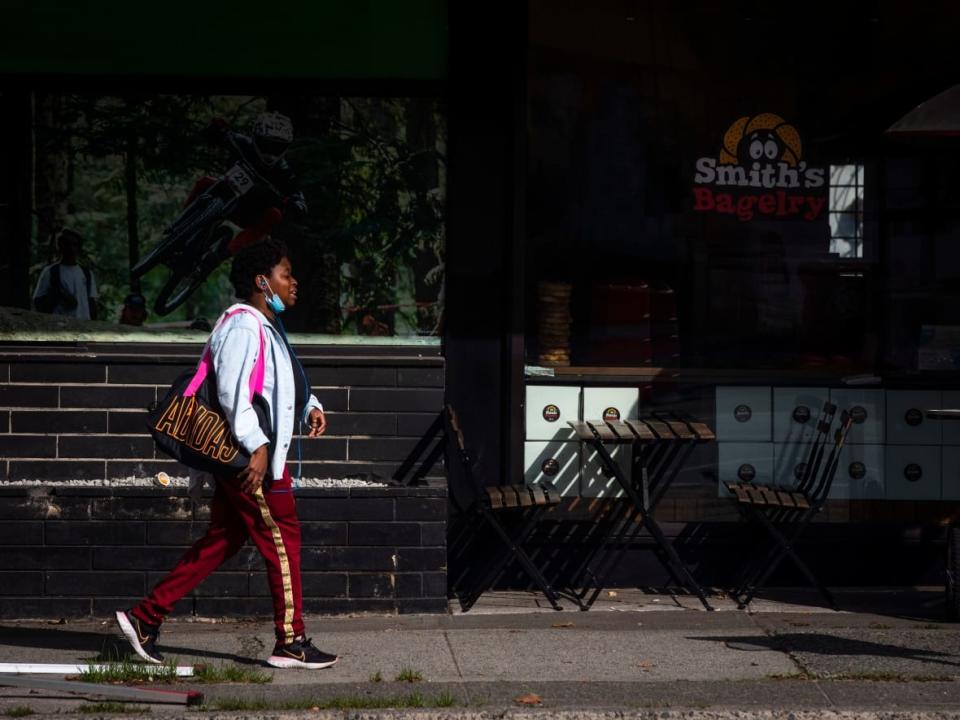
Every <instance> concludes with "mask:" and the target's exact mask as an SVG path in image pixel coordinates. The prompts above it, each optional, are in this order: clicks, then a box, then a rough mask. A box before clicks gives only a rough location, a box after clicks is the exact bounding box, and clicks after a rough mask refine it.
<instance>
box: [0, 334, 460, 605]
mask: <svg viewBox="0 0 960 720" xmlns="http://www.w3.org/2000/svg"><path fill="white" fill-rule="evenodd" d="M297 349H298V355H299V356H300V358H301V361H302V362H303V364H304V366H305V368H306V370H307V373H308V375H309V376H310V381H311V384H312V385H313V388H314V392H315V393H316V394H317V396H318V397H319V398H320V401H321V402H322V403H323V404H324V407H325V409H326V410H327V414H328V431H327V434H326V435H325V436H324V437H322V438H319V439H315V440H311V439H304V440H303V443H302V449H303V461H304V462H303V465H304V468H303V475H304V477H308V478H310V477H319V478H327V477H332V478H342V477H346V476H350V475H358V474H359V475H369V474H375V475H378V476H381V477H382V478H384V479H387V478H392V477H395V476H397V477H401V478H402V479H404V480H406V481H410V480H416V484H415V485H414V486H409V487H386V488H353V489H349V490H348V489H312V488H311V489H301V490H300V491H299V494H298V509H299V514H300V518H301V521H302V522H303V572H304V576H303V579H304V596H305V609H306V611H307V612H325V613H341V612H364V611H375V612H443V611H445V610H446V592H447V579H446V563H447V557H446V518H447V499H446V480H445V477H444V472H443V468H442V463H441V462H439V460H437V459H436V455H435V454H433V453H431V450H433V449H434V448H435V447H436V443H437V442H438V440H437V438H436V437H435V436H434V425H435V421H436V420H437V418H438V416H439V415H438V413H439V410H440V408H441V406H442V402H443V385H444V365H443V358H442V357H441V356H440V354H439V348H423V347H406V348H397V347H369V346H368V347H363V348H360V349H357V348H350V347H338V346H329V347H317V346H306V347H300V348H297ZM200 351H201V346H199V345H196V346H194V345H160V344H157V345H135V346H124V345H120V344H110V343H89V344H85V343H77V344H71V345H67V346H59V347H56V346H52V345H49V344H46V345H43V344H37V345H34V346H29V345H19V346H16V345H12V344H10V343H7V344H0V617H60V616H85V615H89V614H91V613H92V614H94V615H105V614H108V613H110V612H112V611H113V610H114V609H116V608H118V607H125V606H128V605H129V604H130V603H131V602H133V601H134V600H135V599H136V598H137V597H139V596H141V595H142V594H143V593H144V592H145V591H147V590H148V589H149V588H150V587H151V586H152V585H153V584H154V583H155V582H156V581H157V580H158V579H159V578H160V577H161V576H162V574H163V573H164V572H165V571H166V570H168V569H169V568H170V567H171V566H172V565H173V563H174V562H175V561H176V560H177V558H179V557H180V555H181V553H182V552H183V551H184V549H185V548H186V547H188V546H189V545H190V543H191V542H192V541H193V540H194V539H196V538H197V537H199V536H200V535H202V534H203V532H204V530H205V526H206V522H205V520H206V513H207V512H208V504H207V503H206V502H203V503H199V504H197V503H194V502H193V501H192V500H191V499H190V498H189V497H187V496H186V494H185V491H184V490H183V489H164V488H159V487H155V488H139V489H138V488H122V487H116V486H114V487H110V486H106V487H89V486H88V487H78V486H77V485H76V484H75V483H70V482H68V481H78V480H79V481H102V480H113V479H122V478H128V477H131V476H133V477H138V478H152V477H154V476H155V475H156V473H157V472H158V471H160V470H164V471H166V472H167V473H168V474H170V475H172V476H183V475H186V474H187V470H186V468H184V467H182V466H180V465H179V464H178V463H176V462H174V461H172V460H170V459H167V458H166V457H164V456H162V455H158V454H157V453H156V452H155V449H154V444H153V441H152V439H151V438H150V436H149V435H147V433H146V428H145V425H144V420H145V412H146V406H147V405H148V404H150V403H152V402H154V401H155V400H156V399H157V398H158V396H160V397H162V395H163V393H164V392H165V391H166V389H167V387H168V386H169V384H170V382H171V381H172V380H173V379H174V378H175V377H176V376H177V375H179V374H180V373H181V372H183V371H185V370H187V369H190V368H191V367H193V366H195V364H196V360H197V358H198V357H199V354H200ZM295 453H296V450H295V448H294V449H293V451H292V453H291V456H290V462H291V463H292V462H295V460H296V454H295ZM17 480H35V481H40V482H41V483H42V485H41V486H22V485H19V486H18V485H13V484H11V481H17ZM270 606H271V603H270V598H269V593H268V591H267V584H266V580H265V577H264V574H263V567H262V561H261V560H260V558H259V557H258V556H257V553H256V551H255V549H254V548H253V547H251V546H246V547H244V548H243V549H242V550H241V551H240V553H239V555H238V556H237V557H235V558H234V559H232V560H231V561H230V562H229V563H227V565H225V566H224V568H223V570H222V571H220V572H218V573H216V574H214V575H213V576H212V577H211V578H209V579H208V581H207V582H205V583H204V584H203V585H202V586H201V587H200V588H199V589H198V590H197V591H196V592H195V593H194V595H193V596H191V597H189V598H187V599H185V600H184V601H183V602H182V603H181V605H180V607H178V608H177V612H183V613H195V614H198V615H204V616H220V615H226V616H238V615H268V616H269V615H270V614H271V609H270Z"/></svg>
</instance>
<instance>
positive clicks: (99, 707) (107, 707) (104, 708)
mask: <svg viewBox="0 0 960 720" xmlns="http://www.w3.org/2000/svg"><path fill="white" fill-rule="evenodd" d="M77 710H78V711H79V712H82V713H85V714H91V715H92V714H94V713H96V714H98V715H99V714H105V713H123V714H124V715H144V714H146V713H148V712H150V708H148V707H145V706H143V705H125V704H123V703H118V702H101V703H86V704H84V705H81V706H80V707H78V708H77Z"/></svg>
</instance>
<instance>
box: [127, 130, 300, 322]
mask: <svg viewBox="0 0 960 720" xmlns="http://www.w3.org/2000/svg"><path fill="white" fill-rule="evenodd" d="M206 134H207V137H208V138H209V139H211V140H219V142H222V143H223V144H224V145H225V146H226V147H228V148H229V149H230V165H229V169H228V170H227V171H226V172H224V173H223V174H222V175H221V176H219V177H203V178H200V179H199V180H198V181H197V182H196V183H195V184H194V187H193V190H192V191H191V193H190V195H189V197H188V198H187V201H186V203H185V205H184V209H183V210H182V211H181V212H180V214H179V215H178V216H177V217H176V218H175V219H174V220H173V221H172V222H171V223H170V224H169V225H168V226H167V227H166V229H165V230H164V233H163V238H162V239H161V240H160V242H159V243H158V244H157V245H156V246H155V247H154V248H153V249H151V250H150V251H149V252H147V253H146V254H145V255H144V256H143V257H142V258H141V259H140V261H139V262H138V263H137V264H136V265H135V266H134V267H133V268H132V269H131V271H130V274H131V277H133V278H138V277H140V276H142V275H144V274H145V273H147V272H149V271H150V270H151V269H152V268H154V267H156V266H157V265H160V264H163V265H166V266H167V268H168V269H169V274H168V276H167V280H166V282H165V283H164V285H163V286H162V287H161V288H160V290H159V291H158V293H157V296H156V299H155V302H154V305H153V309H154V311H155V312H156V314H157V315H159V316H163V315H167V314H169V313H171V312H172V311H173V310H175V309H176V308H177V307H179V306H180V305H182V304H183V303H184V302H185V301H186V299H187V298H188V297H190V295H191V294H192V293H193V292H194V291H195V290H196V289H197V288H199V287H200V286H201V285H202V284H203V283H204V282H206V280H207V278H208V277H209V275H210V273H212V272H213V271H214V270H215V269H216V268H217V266H219V265H220V264H221V263H222V262H223V261H224V260H226V259H227V258H229V257H231V256H232V255H234V254H235V253H236V252H237V251H238V250H239V249H240V248H243V247H246V246H248V245H251V244H253V243H255V242H257V241H258V240H262V239H263V238H265V237H267V236H268V235H270V234H271V232H272V230H273V228H274V227H275V226H276V225H277V224H279V223H280V222H283V221H284V220H286V219H287V218H289V217H290V216H291V215H293V216H296V215H298V214H299V215H302V214H305V213H306V212H307V203H306V201H305V200H304V197H303V193H302V192H301V191H300V188H299V187H298V185H297V180H296V177H295V176H294V174H293V170H292V169H291V168H290V165H289V164H288V163H287V161H286V160H285V159H284V154H285V153H286V151H287V148H288V147H289V146H290V143H291V141H292V140H293V125H292V123H291V122H290V119H289V118H288V117H286V116H285V115H281V114H280V113H277V112H269V113H262V114H261V115H258V116H257V118H256V120H255V121H254V123H253V127H252V131H251V134H250V135H249V136H248V135H244V134H243V133H239V132H234V131H233V130H230V129H229V127H228V126H227V124H226V123H225V122H224V121H223V120H215V121H213V122H212V123H211V124H210V126H209V127H208V129H207V131H206Z"/></svg>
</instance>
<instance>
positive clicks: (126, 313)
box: [120, 293, 147, 325]
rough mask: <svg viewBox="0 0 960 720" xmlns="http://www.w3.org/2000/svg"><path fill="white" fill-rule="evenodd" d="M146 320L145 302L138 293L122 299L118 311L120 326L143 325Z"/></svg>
mask: <svg viewBox="0 0 960 720" xmlns="http://www.w3.org/2000/svg"><path fill="white" fill-rule="evenodd" d="M146 319H147V301H146V300H145V299H144V297H143V295H141V294H140V293H130V294H129V295H127V296H126V297H125V298H124V299H123V309H122V310H121V311H120V324H121V325H143V322H144V320H146Z"/></svg>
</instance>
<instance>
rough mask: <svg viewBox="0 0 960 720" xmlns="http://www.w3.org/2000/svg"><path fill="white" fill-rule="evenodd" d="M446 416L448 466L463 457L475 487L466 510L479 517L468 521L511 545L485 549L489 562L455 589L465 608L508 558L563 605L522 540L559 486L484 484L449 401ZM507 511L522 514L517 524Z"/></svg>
mask: <svg viewBox="0 0 960 720" xmlns="http://www.w3.org/2000/svg"><path fill="white" fill-rule="evenodd" d="M444 418H445V424H446V447H447V462H448V466H449V464H452V463H454V462H457V463H459V466H460V470H461V471H462V473H463V476H464V478H465V480H466V485H467V486H468V489H469V490H470V492H471V493H472V500H471V501H470V502H469V503H468V504H467V507H466V508H465V510H464V511H465V514H466V515H467V516H470V515H473V516H474V517H476V518H478V519H479V520H480V522H479V523H476V524H473V523H470V522H467V523H465V524H466V525H467V526H468V527H470V529H471V534H472V535H473V536H474V537H477V536H479V535H480V530H481V529H482V527H483V525H484V524H486V525H487V526H489V527H490V528H491V529H492V530H493V532H494V534H495V535H496V536H497V537H499V538H500V540H501V541H502V542H503V544H504V545H505V546H506V549H507V552H503V553H498V552H492V551H490V549H489V548H487V549H485V552H484V556H485V559H488V562H487V567H486V568H484V570H483V572H482V573H480V574H479V577H478V579H477V580H476V581H474V582H472V583H471V584H470V586H469V587H468V588H467V589H466V590H464V589H462V588H461V589H458V590H457V595H458V597H459V599H460V604H461V606H462V608H463V609H464V611H466V610H469V609H470V608H471V607H473V605H474V604H475V603H476V602H477V600H478V599H479V598H480V596H481V595H482V594H483V593H484V592H486V591H487V590H489V589H490V588H491V587H492V586H493V585H494V584H495V583H496V581H497V579H498V578H499V577H500V576H501V575H502V574H503V572H504V571H505V570H506V569H507V567H508V566H509V564H510V563H511V562H512V561H516V562H517V563H519V565H520V566H521V567H522V568H523V569H524V570H525V571H526V573H527V575H529V577H530V579H531V580H532V581H533V582H534V583H535V584H536V586H537V587H538V588H540V590H541V591H542V592H543V594H544V595H545V596H546V597H547V600H549V601H550V604H551V605H552V606H553V608H554V609H555V610H562V609H563V608H562V607H561V606H560V603H559V594H558V592H557V591H556V590H554V589H553V586H552V585H551V584H550V582H549V581H548V580H547V578H546V577H545V576H544V574H543V572H542V571H541V570H540V568H538V567H537V565H536V563H534V561H533V559H532V558H531V557H530V555H529V553H528V552H527V551H526V550H525V549H524V544H525V543H526V541H527V540H528V539H529V537H530V535H531V534H532V533H533V531H534V529H535V528H536V526H537V523H538V522H539V520H540V517H541V515H542V514H543V513H544V511H545V510H547V509H548V508H550V507H552V506H555V505H558V504H559V503H560V492H559V491H558V490H557V489H556V487H555V486H554V485H553V484H552V483H549V482H541V483H538V484H536V485H484V484H483V483H482V482H481V481H480V479H479V478H477V477H476V475H475V474H474V472H473V458H472V457H471V455H470V453H469V451H468V450H467V446H466V443H465V441H464V437H463V431H462V429H461V428H460V422H459V419H458V418H457V414H456V412H455V411H454V409H453V408H452V407H451V406H450V405H447V407H446V410H445V412H444ZM508 514H509V515H513V516H516V515H521V516H522V517H521V518H520V527H519V530H517V529H514V528H515V526H516V525H517V523H513V522H506V520H507V518H506V516H507V515H508ZM574 600H575V601H577V600H576V599H574ZM578 604H579V603H578Z"/></svg>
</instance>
